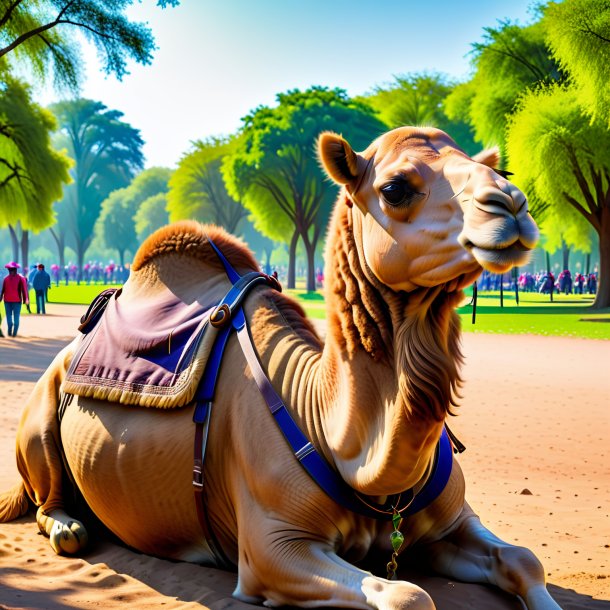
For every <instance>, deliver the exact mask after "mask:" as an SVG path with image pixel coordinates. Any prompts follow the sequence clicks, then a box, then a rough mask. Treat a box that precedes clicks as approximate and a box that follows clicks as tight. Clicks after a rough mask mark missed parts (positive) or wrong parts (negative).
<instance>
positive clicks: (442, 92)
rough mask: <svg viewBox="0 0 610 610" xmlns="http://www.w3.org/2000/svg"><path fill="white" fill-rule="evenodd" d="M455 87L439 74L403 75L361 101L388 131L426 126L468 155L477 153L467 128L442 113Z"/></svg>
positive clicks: (471, 133)
mask: <svg viewBox="0 0 610 610" xmlns="http://www.w3.org/2000/svg"><path fill="white" fill-rule="evenodd" d="M454 87H455V85H454V83H452V82H451V81H449V80H448V78H447V77H445V76H443V75H442V74H437V73H433V74H428V73H423V74H404V75H399V76H396V77H395V79H394V82H393V83H390V84H388V85H386V86H385V87H376V88H375V89H374V91H373V93H372V94H370V95H367V96H366V97H365V98H364V99H365V100H366V101H367V102H368V103H369V104H370V105H371V106H372V108H373V109H374V110H375V111H376V112H377V115H378V116H379V118H380V119H381V120H382V121H383V122H384V123H385V124H386V125H387V126H388V127H389V128H390V129H394V128H395V127H401V126H403V125H415V126H428V127H436V128H438V129H442V130H443V131H445V132H446V133H448V134H449V135H450V136H451V137H452V138H453V139H454V140H455V141H456V142H457V143H458V145H459V146H461V147H462V148H464V150H465V151H466V152H467V153H469V154H475V153H476V152H478V147H477V145H475V143H474V140H473V132H472V129H471V127H470V125H469V124H468V123H467V122H465V121H464V120H463V119H462V118H461V117H463V116H467V114H462V115H456V116H457V117H458V118H457V119H455V120H453V119H450V118H449V117H448V116H447V114H446V113H445V110H444V103H445V99H446V98H447V96H448V95H449V93H451V91H452V90H453V89H454Z"/></svg>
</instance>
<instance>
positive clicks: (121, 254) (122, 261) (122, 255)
mask: <svg viewBox="0 0 610 610" xmlns="http://www.w3.org/2000/svg"><path fill="white" fill-rule="evenodd" d="M119 264H120V265H121V267H125V250H119Z"/></svg>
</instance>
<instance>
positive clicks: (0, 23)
mask: <svg viewBox="0 0 610 610" xmlns="http://www.w3.org/2000/svg"><path fill="white" fill-rule="evenodd" d="M22 2H23V0H15V2H13V4H11V5H10V6H9V7H8V8H7V9H6V13H4V15H3V17H2V18H1V19H0V28H2V27H3V26H4V25H6V23H8V21H9V19H10V18H11V15H12V13H13V11H14V10H15V9H16V8H17V7H18V6H19V5H20V4H21V3H22Z"/></svg>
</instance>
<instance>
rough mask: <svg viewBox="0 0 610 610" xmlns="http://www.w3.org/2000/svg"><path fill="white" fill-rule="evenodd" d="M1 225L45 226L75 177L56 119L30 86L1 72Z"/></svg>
mask: <svg viewBox="0 0 610 610" xmlns="http://www.w3.org/2000/svg"><path fill="white" fill-rule="evenodd" d="M0 81H1V83H0V226H5V225H7V224H9V223H11V224H15V223H16V222H17V221H18V220H20V221H21V225H22V227H23V228H24V229H34V230H37V231H38V230H41V229H43V228H45V227H48V226H49V225H50V224H52V223H53V220H54V218H53V202H54V201H55V200H57V199H59V198H60V197H61V195H62V187H63V185H64V184H67V183H68V182H69V181H70V177H69V174H68V168H69V167H70V160H69V159H68V157H67V156H66V155H65V154H64V153H62V152H58V151H57V150H55V149H54V148H53V146H52V144H51V137H50V134H51V132H52V131H53V130H54V129H55V127H56V122H55V118H54V117H53V115H52V114H51V113H50V112H48V111H47V110H45V109H43V108H41V107H40V106H38V105H37V104H35V103H34V102H32V100H31V98H30V90H29V87H28V86H27V85H26V84H24V83H23V82H21V81H19V80H17V79H15V78H13V77H12V76H11V75H10V74H9V73H8V71H0Z"/></svg>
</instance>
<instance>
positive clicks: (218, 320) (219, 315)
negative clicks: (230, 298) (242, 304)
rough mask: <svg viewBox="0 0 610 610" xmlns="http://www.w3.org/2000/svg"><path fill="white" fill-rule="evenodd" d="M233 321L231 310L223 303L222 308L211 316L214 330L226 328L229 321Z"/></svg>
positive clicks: (217, 309) (218, 308)
mask: <svg viewBox="0 0 610 610" xmlns="http://www.w3.org/2000/svg"><path fill="white" fill-rule="evenodd" d="M230 319H231V309H230V307H229V306H228V305H227V304H226V303H223V304H222V305H221V306H220V307H217V308H216V309H215V310H214V311H213V312H212V315H211V316H210V324H211V325H212V326H213V327H214V328H222V327H223V326H225V325H226V324H227V323H228V322H229V320H230Z"/></svg>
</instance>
